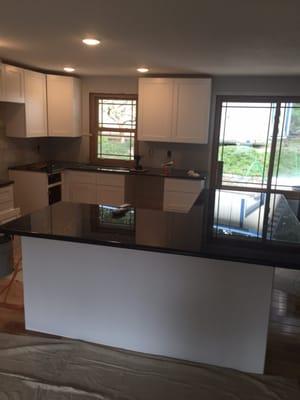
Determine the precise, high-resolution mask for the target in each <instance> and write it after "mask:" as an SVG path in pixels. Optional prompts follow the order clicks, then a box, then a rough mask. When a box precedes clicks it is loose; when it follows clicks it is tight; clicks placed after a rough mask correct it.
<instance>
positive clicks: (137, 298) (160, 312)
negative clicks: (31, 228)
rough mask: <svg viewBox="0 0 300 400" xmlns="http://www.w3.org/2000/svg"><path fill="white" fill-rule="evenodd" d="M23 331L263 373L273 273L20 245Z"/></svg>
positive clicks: (74, 246)
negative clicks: (23, 309)
mask: <svg viewBox="0 0 300 400" xmlns="http://www.w3.org/2000/svg"><path fill="white" fill-rule="evenodd" d="M22 245H23V269H24V293H25V321H26V329H29V330H32V331H39V332H45V333H50V334H55V335H60V336H65V337H69V338H76V339H82V340H86V341H90V342H94V343H101V344H104V345H108V346H114V347H119V348H123V349H128V350H134V351H139V352H144V353H151V354H156V355H163V356H169V357H175V358H179V359H184V360H190V361H196V362H202V363H208V364H214V365H218V366H223V367H230V368H236V369H238V370H241V371H246V372H257V373H262V372H263V370H264V361H265V352H266V340H267V331H268V322H269V311H270V301H271V290H272V280H273V268H271V267H265V266H260V265H250V264H244V263H237V262H228V261H220V260H212V259H205V258H199V257H190V256H183V255H174V254H166V253H157V252H148V251H141V250H130V249H124V248H117V247H108V246H99V245H89V244H81V243H74V242H65V241H56V240H48V239H39V238H28V237H24V238H22Z"/></svg>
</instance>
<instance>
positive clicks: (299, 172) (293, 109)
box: [271, 103, 300, 191]
mask: <svg viewBox="0 0 300 400" xmlns="http://www.w3.org/2000/svg"><path fill="white" fill-rule="evenodd" d="M271 187H272V189H273V190H284V191H286V190H288V191H290V190H293V191H299V190H300V103H281V105H280V120H279V129H278V136H277V142H276V151H275V162H274V169H273V177H272V186H271Z"/></svg>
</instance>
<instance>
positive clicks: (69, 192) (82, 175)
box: [63, 171, 125, 206]
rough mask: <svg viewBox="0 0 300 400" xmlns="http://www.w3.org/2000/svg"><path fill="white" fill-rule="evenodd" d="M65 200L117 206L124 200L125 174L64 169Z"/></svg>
mask: <svg viewBox="0 0 300 400" xmlns="http://www.w3.org/2000/svg"><path fill="white" fill-rule="evenodd" d="M64 176H65V178H64V185H65V188H64V191H63V192H64V196H63V199H64V200H65V201H70V202H73V203H87V204H107V205H112V206H118V205H121V204H122V203H124V201H125V176H123V175H117V174H107V173H104V174H101V173H95V172H81V171H66V172H65V175H64Z"/></svg>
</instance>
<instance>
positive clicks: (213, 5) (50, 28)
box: [0, 0, 300, 75]
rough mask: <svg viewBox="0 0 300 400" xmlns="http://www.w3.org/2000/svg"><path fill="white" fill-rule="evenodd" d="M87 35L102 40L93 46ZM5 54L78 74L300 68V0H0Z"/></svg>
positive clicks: (0, 51)
mask: <svg viewBox="0 0 300 400" xmlns="http://www.w3.org/2000/svg"><path fill="white" fill-rule="evenodd" d="M85 36H96V37H97V38H99V39H100V40H101V41H102V45H101V46H98V47H96V48H88V47H86V46H84V45H82V44H81V39H82V38H83V37H85ZM0 58H3V59H9V60H11V61H15V62H19V63H23V64H27V65H31V66H36V67H39V68H43V69H47V70H53V71H61V70H62V68H63V67H64V66H65V65H72V66H74V67H75V68H76V72H77V73H78V74H80V75H136V71H135V69H136V67H137V66H139V65H147V66H149V68H150V69H151V72H153V73H204V74H219V75H220V74H222V75H223V74H251V75H252V74H272V75H275V74H277V75H278V74H286V75H295V74H299V72H300V2H299V0H248V1H245V0H22V1H20V0H1V1H0Z"/></svg>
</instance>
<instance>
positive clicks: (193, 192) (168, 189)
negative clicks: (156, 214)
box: [163, 178, 204, 213]
mask: <svg viewBox="0 0 300 400" xmlns="http://www.w3.org/2000/svg"><path fill="white" fill-rule="evenodd" d="M203 189H204V181H203V180H188V179H174V178H166V179H165V182H164V201H163V209H164V211H173V212H183V213H186V212H188V211H189V210H190V209H191V207H192V206H193V204H194V203H195V201H196V200H197V198H198V196H199V195H200V193H201V192H202V190H203Z"/></svg>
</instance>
